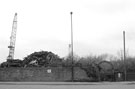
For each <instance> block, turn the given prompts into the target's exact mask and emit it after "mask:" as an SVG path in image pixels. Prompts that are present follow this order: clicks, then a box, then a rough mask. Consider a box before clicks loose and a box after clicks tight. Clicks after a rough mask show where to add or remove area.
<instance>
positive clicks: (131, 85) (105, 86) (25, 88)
mask: <svg viewBox="0 0 135 89" xmlns="http://www.w3.org/2000/svg"><path fill="white" fill-rule="evenodd" d="M0 89H135V82H134V81H129V82H0Z"/></svg>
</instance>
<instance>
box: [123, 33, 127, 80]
mask: <svg viewBox="0 0 135 89" xmlns="http://www.w3.org/2000/svg"><path fill="white" fill-rule="evenodd" d="M123 47H124V52H123V54H124V80H125V81H126V80H127V78H126V77H127V70H126V52H125V49H126V48H125V31H123Z"/></svg>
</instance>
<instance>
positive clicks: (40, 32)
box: [0, 0, 135, 62]
mask: <svg viewBox="0 0 135 89" xmlns="http://www.w3.org/2000/svg"><path fill="white" fill-rule="evenodd" d="M70 11H73V30H74V52H75V53H76V54H77V55H79V56H87V55H90V54H93V55H99V54H103V53H109V54H113V55H117V53H118V51H120V50H122V48H123V45H122V44H123V40H122V32H123V30H125V31H126V49H127V50H128V52H129V54H130V55H133V56H135V0H1V1H0V13H1V14H0V31H1V32H0V62H1V61H5V60H6V58H7V56H8V54H9V49H8V45H9V42H10V39H9V38H10V35H11V30H12V22H13V17H14V14H15V13H16V12H17V13H18V17H17V18H18V24H17V36H16V37H17V38H16V47H15V58H19V59H23V58H24V57H26V56H27V55H29V54H31V53H33V52H35V51H40V50H44V51H52V52H53V53H55V54H58V55H59V56H60V57H64V56H66V55H67V54H68V51H69V50H68V44H70V24H71V23H70Z"/></svg>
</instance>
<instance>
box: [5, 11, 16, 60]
mask: <svg viewBox="0 0 135 89" xmlns="http://www.w3.org/2000/svg"><path fill="white" fill-rule="evenodd" d="M16 31H17V13H15V15H14V19H13V24H12V32H11V36H10V45H9V46H8V48H9V55H8V57H7V60H12V59H14V51H15V41H16Z"/></svg>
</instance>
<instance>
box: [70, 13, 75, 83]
mask: <svg viewBox="0 0 135 89" xmlns="http://www.w3.org/2000/svg"><path fill="white" fill-rule="evenodd" d="M70 14H71V59H72V82H73V81H74V62H73V23H72V14H73V12H70Z"/></svg>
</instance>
